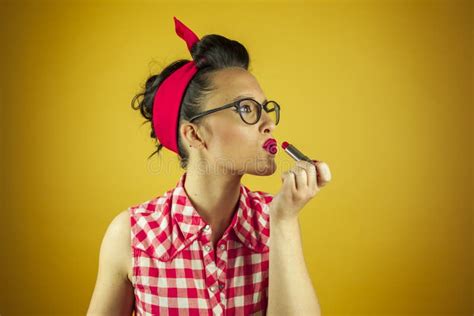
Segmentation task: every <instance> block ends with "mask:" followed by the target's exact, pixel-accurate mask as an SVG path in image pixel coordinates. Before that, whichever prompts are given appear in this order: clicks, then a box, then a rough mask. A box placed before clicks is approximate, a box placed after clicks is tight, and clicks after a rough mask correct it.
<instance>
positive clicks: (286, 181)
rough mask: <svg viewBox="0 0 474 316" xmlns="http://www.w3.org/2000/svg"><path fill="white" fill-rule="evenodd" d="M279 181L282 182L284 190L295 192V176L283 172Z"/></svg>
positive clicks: (288, 172)
mask: <svg viewBox="0 0 474 316" xmlns="http://www.w3.org/2000/svg"><path fill="white" fill-rule="evenodd" d="M281 181H283V186H282V187H283V188H284V190H288V191H290V192H295V191H296V184H295V175H294V173H293V172H290V171H285V172H283V174H282V175H281Z"/></svg>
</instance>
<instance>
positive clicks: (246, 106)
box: [239, 105, 252, 113]
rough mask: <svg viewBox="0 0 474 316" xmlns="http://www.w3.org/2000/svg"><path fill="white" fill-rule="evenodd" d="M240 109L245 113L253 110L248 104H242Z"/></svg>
mask: <svg viewBox="0 0 474 316" xmlns="http://www.w3.org/2000/svg"><path fill="white" fill-rule="evenodd" d="M239 110H240V112H243V113H249V112H251V111H252V109H251V108H250V106H248V105H241V106H240V107H239Z"/></svg>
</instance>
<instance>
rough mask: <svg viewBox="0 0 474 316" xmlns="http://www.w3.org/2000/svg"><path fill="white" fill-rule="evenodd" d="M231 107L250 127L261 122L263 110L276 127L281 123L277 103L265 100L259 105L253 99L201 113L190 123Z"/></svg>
mask: <svg viewBox="0 0 474 316" xmlns="http://www.w3.org/2000/svg"><path fill="white" fill-rule="evenodd" d="M231 107H233V108H234V109H233V111H234V112H237V113H239V115H240V118H241V119H242V121H244V122H245V123H246V124H249V125H253V124H256V123H257V122H258V121H259V120H260V117H261V116H262V108H263V109H264V110H265V112H266V113H267V114H268V116H269V117H270V119H271V120H272V121H273V122H274V123H275V125H278V122H279V121H280V105H278V103H276V102H275V101H271V100H270V101H267V100H265V102H264V103H263V104H260V103H258V101H256V100H254V99H252V98H244V99H240V100H237V101H234V102H232V103H229V104H226V105H223V106H220V107H217V108H215V109H211V110H208V111H204V112H201V113H199V114H197V115H195V116H193V117H192V118H191V119H190V120H189V122H190V123H191V122H192V121H194V120H196V119H198V118H200V117H203V116H205V115H209V114H212V113H215V112H217V111H221V110H224V109H228V108H231Z"/></svg>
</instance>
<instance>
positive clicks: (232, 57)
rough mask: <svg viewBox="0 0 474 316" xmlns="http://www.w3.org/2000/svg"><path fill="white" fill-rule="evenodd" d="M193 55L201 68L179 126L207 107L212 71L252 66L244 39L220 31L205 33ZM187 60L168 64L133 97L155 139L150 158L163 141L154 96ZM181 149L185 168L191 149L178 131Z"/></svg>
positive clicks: (191, 85)
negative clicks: (158, 132)
mask: <svg viewBox="0 0 474 316" xmlns="http://www.w3.org/2000/svg"><path fill="white" fill-rule="evenodd" d="M191 56H192V58H193V60H194V61H195V63H196V67H197V68H198V71H197V73H196V74H195V75H194V77H193V79H192V80H191V81H190V83H189V85H188V87H187V89H186V92H185V94H184V97H183V101H182V104H181V109H180V113H179V119H178V130H179V126H181V124H182V123H183V122H184V121H188V120H189V119H190V118H191V117H193V116H194V115H196V114H198V113H200V112H202V110H203V108H204V107H203V105H202V101H203V99H204V97H205V96H206V95H207V94H208V93H209V92H210V91H212V90H213V89H214V87H213V85H212V82H211V79H210V74H211V73H212V72H214V71H217V70H219V69H223V68H227V67H241V68H244V69H247V70H248V67H249V55H248V52H247V49H246V48H245V47H244V46H243V45H242V44H241V43H239V42H237V41H234V40H230V39H228V38H226V37H224V36H221V35H217V34H209V35H206V36H204V37H202V38H201V39H200V40H199V41H198V42H197V43H196V44H194V46H193V47H192V48H191ZM188 61H189V60H187V59H180V60H177V61H174V62H172V63H171V64H170V65H168V66H166V67H165V68H164V69H163V70H162V71H161V73H158V74H154V75H151V76H150V77H149V78H148V79H147V80H146V83H145V86H144V87H143V86H142V89H143V90H142V91H141V92H140V93H138V94H137V95H135V96H134V97H133V99H132V102H131V105H132V108H133V109H134V110H138V109H139V110H140V113H141V114H142V116H143V117H145V118H146V121H144V122H143V124H145V123H147V122H149V123H150V125H151V133H150V136H151V138H153V139H154V140H155V143H156V147H157V150H156V151H154V152H153V153H152V154H151V155H150V156H148V159H149V158H150V157H151V156H153V155H154V154H157V153H159V151H160V150H161V148H162V147H163V145H162V144H159V143H158V140H157V139H156V136H155V131H154V127H153V121H152V115H153V99H154V96H155V93H156V91H157V89H158V87H159V86H160V84H161V83H162V82H163V80H164V79H166V78H167V77H168V76H169V75H171V74H172V73H173V72H174V71H176V70H177V69H178V68H180V67H181V66H183V65H184V64H185V63H186V62H188ZM139 98H141V100H140V101H139V103H138V105H137V106H135V105H134V104H135V101H137V99H139ZM198 122H199V120H197V121H196V124H199V123H198ZM178 151H179V162H180V166H181V168H183V169H185V168H186V167H187V165H188V159H189V153H188V151H187V149H185V148H184V146H183V144H182V142H181V137H180V135H179V133H178Z"/></svg>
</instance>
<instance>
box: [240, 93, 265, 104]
mask: <svg viewBox="0 0 474 316" xmlns="http://www.w3.org/2000/svg"><path fill="white" fill-rule="evenodd" d="M244 98H252V99H254V100H255V98H254V97H253V96H252V95H246V94H243V95H239V96H236V97H235V98H233V99H232V101H237V100H239V99H244ZM256 101H258V100H256ZM267 101H268V100H267V99H265V100H263V103H265V102H267Z"/></svg>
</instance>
